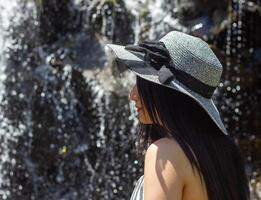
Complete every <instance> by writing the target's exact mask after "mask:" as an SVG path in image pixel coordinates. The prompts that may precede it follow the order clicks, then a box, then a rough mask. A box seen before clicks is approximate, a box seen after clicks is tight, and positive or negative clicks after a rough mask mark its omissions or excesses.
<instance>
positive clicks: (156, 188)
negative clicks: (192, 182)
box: [144, 138, 186, 200]
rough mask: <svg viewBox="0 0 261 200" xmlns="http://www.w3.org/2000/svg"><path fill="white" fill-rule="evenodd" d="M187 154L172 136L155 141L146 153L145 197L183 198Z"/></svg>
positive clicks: (158, 198)
mask: <svg viewBox="0 0 261 200" xmlns="http://www.w3.org/2000/svg"><path fill="white" fill-rule="evenodd" d="M185 159H186V156H185V154H184V153H183V150H182V149H181V148H180V146H179V144H178V143H177V142H176V141H175V140H174V139H170V138H161V139H159V140H157V141H155V142H153V143H152V144H151V145H150V146H149V147H148V149H147V151H146V154H145V165H144V185H145V186H144V197H145V200H147V199H151V200H153V199H157V200H161V199H162V200H163V199H182V191H183V187H184V183H185V181H184V175H183V174H184V164H185Z"/></svg>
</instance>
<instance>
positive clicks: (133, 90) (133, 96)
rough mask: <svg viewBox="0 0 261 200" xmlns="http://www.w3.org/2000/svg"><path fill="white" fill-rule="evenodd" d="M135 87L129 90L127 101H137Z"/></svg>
mask: <svg viewBox="0 0 261 200" xmlns="http://www.w3.org/2000/svg"><path fill="white" fill-rule="evenodd" d="M137 92H138V91H137V87H136V85H135V86H134V87H133V88H132V89H131V91H130V95H129V99H130V100H132V101H137V99H138V95H137V94H138V93H137Z"/></svg>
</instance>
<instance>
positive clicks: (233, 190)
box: [108, 31, 249, 200]
mask: <svg viewBox="0 0 261 200" xmlns="http://www.w3.org/2000/svg"><path fill="white" fill-rule="evenodd" d="M108 46H109V47H110V48H112V50H113V51H114V53H115V54H116V56H117V61H118V63H122V64H124V65H126V66H127V67H128V69H130V70H131V71H132V72H134V73H135V74H136V75H137V81H136V85H135V86H134V87H133V88H132V90H131V92H130V99H131V100H132V101H134V102H135V106H136V108H137V111H138V117H139V121H140V134H139V135H140V138H141V140H140V141H142V144H141V145H143V146H144V147H145V149H146V153H145V159H144V162H145V163H144V176H142V177H140V179H139V180H138V182H137V184H136V186H135V188H134V191H133V193H132V196H131V200H142V199H144V200H247V199H249V187H248V180H247V177H246V174H245V171H244V161H243V159H242V156H241V153H240V150H239V148H238V147H237V146H236V144H235V143H234V141H233V140H232V138H230V137H229V136H228V133H227V130H226V128H225V127H224V124H223V122H222V120H221V118H220V115H219V113H218V110H217V109H216V107H215V105H214V103H213V101H212V99H211V97H212V95H213V93H214V91H215V89H216V88H217V86H218V84H219V81H220V77H221V74H222V65H221V64H220V62H219V60H218V59H217V58H216V56H215V55H214V53H213V52H212V51H211V49H210V48H209V46H208V45H207V43H205V42H204V41H203V40H201V39H199V38H196V37H193V36H190V35H187V34H184V33H180V32H177V31H172V32H170V33H168V34H167V35H165V36H164V37H163V38H161V39H160V41H158V42H142V43H139V45H137V46H134V45H128V46H126V47H123V46H119V45H108Z"/></svg>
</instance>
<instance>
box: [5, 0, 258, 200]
mask: <svg viewBox="0 0 261 200" xmlns="http://www.w3.org/2000/svg"><path fill="white" fill-rule="evenodd" d="M28 2H29V1H23V0H22V1H19V3H20V4H21V8H20V9H19V10H17V11H16V12H20V13H26V9H27V7H26V6H25V5H26V4H28ZM177 2H179V4H178V3H173V1H167V0H165V1H162V5H161V6H160V7H157V8H156V7H155V8H154V10H151V8H149V7H145V6H144V5H140V6H139V4H137V5H135V6H133V5H132V4H131V5H132V6H133V7H131V6H130V5H129V4H128V2H125V1H121V0H115V1H113V0H104V1H92V2H89V1H85V0H82V1H60V0H59V1H58V0H57V1H49V0H42V1H34V3H35V9H36V11H37V15H36V17H33V16H31V15H28V17H24V18H23V20H21V21H20V22H19V24H18V25H17V24H13V25H11V26H10V27H9V30H8V34H9V36H8V38H7V40H10V41H12V42H13V43H14V45H13V46H12V48H9V49H8V50H6V52H5V55H6V68H5V75H6V78H5V81H4V85H5V92H4V95H3V100H2V102H0V108H1V109H0V110H1V112H2V113H3V118H2V121H3V122H0V128H1V132H0V136H1V138H0V140H1V146H0V152H1V161H0V169H1V170H2V171H3V173H2V174H3V175H2V178H3V181H2V182H0V183H1V184H0V186H1V188H0V191H1V192H0V196H1V199H12V200H16V199H43V200H52V199H65V200H67V199H68V200H71V199H77V200H81V199H93V200H100V199H117V200H120V199H129V198H130V195H131V192H132V190H133V187H134V181H135V180H137V178H138V177H139V176H140V175H141V174H143V159H142V156H139V154H138V152H137V150H136V141H137V121H136V120H135V113H134V112H133V109H132V107H131V105H130V104H129V100H128V88H127V87H126V86H125V85H126V84H129V82H131V81H132V80H131V78H129V79H126V77H125V79H124V78H121V77H120V76H119V75H117V73H116V72H115V71H114V70H116V71H117V69H115V68H113V67H110V68H109V67H108V65H109V64H108V58H107V57H106V54H105V51H104V44H105V43H107V42H115V43H118V44H127V43H133V42H134V41H135V40H136V39H137V38H141V39H155V38H158V37H160V36H162V35H164V34H165V33H166V32H167V31H170V30H182V31H185V32H188V33H191V34H194V35H197V36H200V37H202V38H203V39H205V40H206V41H208V42H209V43H210V44H212V45H213V49H214V51H215V52H216V53H217V55H218V56H219V58H220V59H221V61H222V63H223V65H224V73H223V77H222V83H221V85H220V88H219V90H218V91H217V93H216V95H215V101H216V102H217V103H218V107H219V110H220V111H221V113H222V115H223V117H224V119H225V124H226V126H227V128H228V129H229V132H230V133H231V134H232V135H233V137H234V138H235V140H236V141H237V142H238V144H239V145H240V148H241V149H242V152H243V154H244V155H245V158H246V161H247V166H246V170H247V172H248V175H249V178H250V179H251V180H252V182H251V185H252V187H253V188H254V191H253V199H254V198H255V196H256V198H257V197H258V194H257V191H258V188H257V185H258V184H257V183H258V181H260V160H261V158H260V155H261V152H260V141H261V138H260V135H259V134H258V133H259V131H260V130H261V127H260V124H261V117H260V116H261V109H260V104H259V102H260V98H261V97H260V94H261V93H260V69H261V68H260V37H258V34H259V32H260V30H259V29H258V28H257V27H259V26H260V21H261V20H260V9H259V10H258V8H259V7H258V5H257V4H254V2H253V4H251V5H249V4H247V3H245V4H242V5H241V4H240V5H239V3H234V4H229V3H228V2H227V1H219V3H217V2H215V1H177ZM31 3H32V2H31ZM129 3H130V2H129ZM154 3H155V2H154V1H152V4H154ZM156 9H159V10H156ZM152 11H153V12H154V11H159V13H160V15H159V18H162V20H161V19H160V20H158V19H156V18H157V16H156V18H155V16H153V15H152ZM134 14H136V15H134ZM167 16H168V17H167ZM248 19H250V20H248ZM240 24H241V25H240ZM32 30H33V31H32ZM0 60H1V59H0ZM127 77H128V76H127ZM0 85H1V84H0ZM1 116H2V115H0V117H1ZM2 132H3V133H4V134H2ZM6 158H7V159H6Z"/></svg>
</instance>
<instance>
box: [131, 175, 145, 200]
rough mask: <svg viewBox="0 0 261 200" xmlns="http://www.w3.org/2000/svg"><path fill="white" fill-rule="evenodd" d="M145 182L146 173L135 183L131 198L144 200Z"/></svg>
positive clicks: (132, 199)
mask: <svg viewBox="0 0 261 200" xmlns="http://www.w3.org/2000/svg"><path fill="white" fill-rule="evenodd" d="M143 183H144V175H142V176H141V177H140V178H139V180H138V181H137V182H136V184H135V188H134V190H133V192H132V194H131V198H130V200H143V195H144V193H143Z"/></svg>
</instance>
